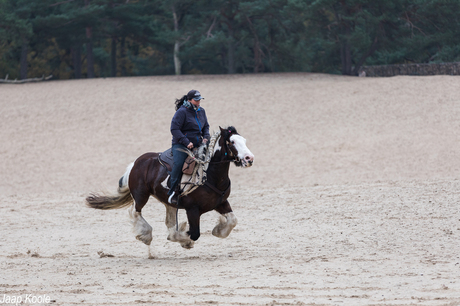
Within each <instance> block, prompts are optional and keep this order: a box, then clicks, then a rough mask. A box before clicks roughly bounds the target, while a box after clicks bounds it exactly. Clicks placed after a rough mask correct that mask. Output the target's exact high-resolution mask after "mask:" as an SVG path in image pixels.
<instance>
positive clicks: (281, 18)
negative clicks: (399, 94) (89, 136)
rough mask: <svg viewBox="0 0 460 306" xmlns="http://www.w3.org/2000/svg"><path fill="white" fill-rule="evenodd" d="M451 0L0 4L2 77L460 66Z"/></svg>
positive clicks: (24, 0) (26, 0)
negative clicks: (381, 66) (442, 64)
mask: <svg viewBox="0 0 460 306" xmlns="http://www.w3.org/2000/svg"><path fill="white" fill-rule="evenodd" d="M459 11H460V1H458V0H411V1H409V0H377V1H373V0H0V78H5V76H6V75H9V78H18V79H25V78H27V77H37V76H42V75H50V74H52V75H54V77H55V78H60V79H69V78H93V77H111V76H112V77H113V76H139V75H159V74H224V73H229V74H231V73H258V72H284V71H311V72H325V73H341V74H345V75H357V74H358V73H359V70H360V68H361V67H362V66H363V65H385V64H407V63H431V62H451V61H459V60H460V43H459V40H460V20H459V19H460V17H459V14H458V12H459Z"/></svg>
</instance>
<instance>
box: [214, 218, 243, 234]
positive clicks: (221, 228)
mask: <svg viewBox="0 0 460 306" xmlns="http://www.w3.org/2000/svg"><path fill="white" fill-rule="evenodd" d="M237 223H238V220H237V219H236V217H235V215H234V214H233V213H228V214H225V215H221V216H220V218H219V223H217V225H216V226H215V227H214V229H213V230H212V234H213V235H214V236H216V237H219V238H227V237H228V236H229V235H230V233H231V232H232V230H233V228H234V227H235V226H236V224H237Z"/></svg>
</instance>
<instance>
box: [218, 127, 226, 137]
mask: <svg viewBox="0 0 460 306" xmlns="http://www.w3.org/2000/svg"><path fill="white" fill-rule="evenodd" d="M219 129H220V135H221V136H222V137H223V138H224V139H227V136H228V131H227V130H226V129H223V128H221V127H220V126H219Z"/></svg>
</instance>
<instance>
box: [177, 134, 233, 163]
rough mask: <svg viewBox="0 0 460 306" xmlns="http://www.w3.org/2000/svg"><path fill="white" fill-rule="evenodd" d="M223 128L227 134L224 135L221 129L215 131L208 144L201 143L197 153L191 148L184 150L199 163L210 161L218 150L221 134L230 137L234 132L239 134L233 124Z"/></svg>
mask: <svg viewBox="0 0 460 306" xmlns="http://www.w3.org/2000/svg"><path fill="white" fill-rule="evenodd" d="M222 130H223V131H224V132H225V134H226V135H222V133H221V131H217V132H214V133H213V135H212V136H211V139H210V140H209V142H208V143H206V144H201V146H199V147H198V150H197V151H196V152H195V154H194V153H193V152H192V151H190V150H184V152H186V153H187V154H188V155H189V156H191V157H194V158H195V160H196V161H197V162H198V163H199V164H207V163H209V162H210V161H211V158H212V157H213V156H214V153H215V152H216V150H215V147H216V144H217V143H218V141H219V138H220V137H221V136H224V137H226V138H228V137H230V135H232V134H238V132H237V131H236V129H235V127H233V126H228V127H226V128H224V129H222Z"/></svg>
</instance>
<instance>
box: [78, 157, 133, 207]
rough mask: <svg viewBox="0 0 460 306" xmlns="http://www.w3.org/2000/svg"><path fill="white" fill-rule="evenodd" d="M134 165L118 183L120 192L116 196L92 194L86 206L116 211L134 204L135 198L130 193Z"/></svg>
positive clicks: (127, 169)
mask: <svg viewBox="0 0 460 306" xmlns="http://www.w3.org/2000/svg"><path fill="white" fill-rule="evenodd" d="M133 166H134V163H131V164H130V165H129V166H128V167H127V168H126V172H125V174H124V175H123V176H122V177H121V178H120V181H119V182H118V191H117V193H116V194H111V195H107V194H103V195H98V194H90V195H89V196H88V197H87V198H86V205H88V206H89V207H91V208H96V209H116V208H123V207H126V206H129V205H131V204H132V203H133V198H132V196H131V193H130V191H129V186H128V178H129V174H130V172H131V169H132V168H133Z"/></svg>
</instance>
